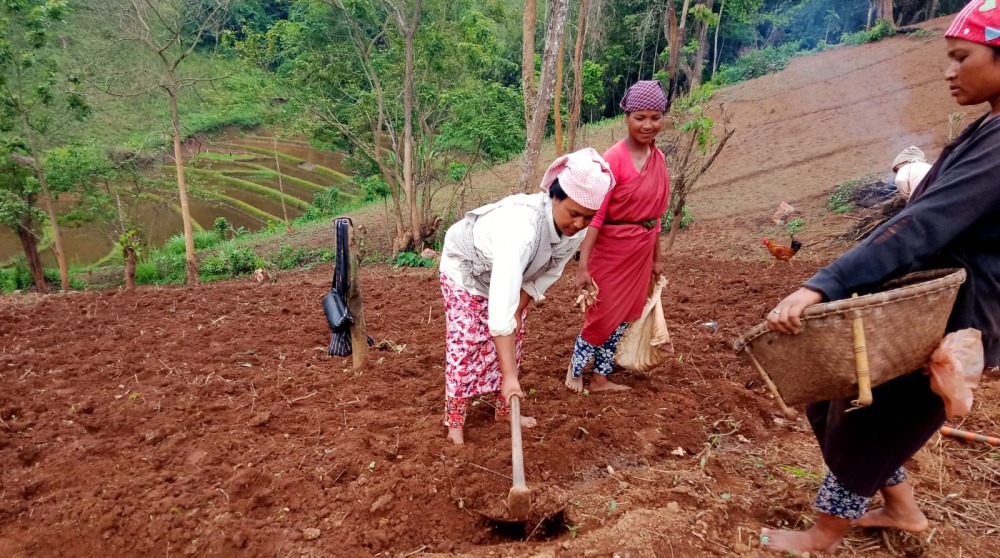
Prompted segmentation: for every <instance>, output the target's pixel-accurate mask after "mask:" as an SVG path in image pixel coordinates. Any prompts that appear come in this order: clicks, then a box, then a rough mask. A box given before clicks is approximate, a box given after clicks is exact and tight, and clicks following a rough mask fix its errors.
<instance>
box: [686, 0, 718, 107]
mask: <svg viewBox="0 0 1000 558" xmlns="http://www.w3.org/2000/svg"><path fill="white" fill-rule="evenodd" d="M714 3H715V0H705V7H706V8H708V10H709V11H712V4H714ZM707 56H708V22H707V21H699V22H698V51H697V52H696V53H695V58H694V63H693V64H691V89H694V88H696V87H699V86H701V76H702V74H703V73H704V72H705V58H706V57H707Z"/></svg>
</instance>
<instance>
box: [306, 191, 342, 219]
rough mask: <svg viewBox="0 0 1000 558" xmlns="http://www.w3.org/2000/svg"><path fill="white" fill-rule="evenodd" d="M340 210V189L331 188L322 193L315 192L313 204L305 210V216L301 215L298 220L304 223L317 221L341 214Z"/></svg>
mask: <svg viewBox="0 0 1000 558" xmlns="http://www.w3.org/2000/svg"><path fill="white" fill-rule="evenodd" d="M341 210H342V205H341V191H340V188H337V187H336V186H332V187H330V188H327V189H326V190H323V191H322V192H317V193H316V194H315V195H314V196H313V204H312V205H311V206H310V207H309V209H307V210H306V212H305V214H303V215H302V217H300V219H303V220H305V221H318V220H320V219H325V218H327V217H331V216H333V215H336V214H337V213H339V212H341Z"/></svg>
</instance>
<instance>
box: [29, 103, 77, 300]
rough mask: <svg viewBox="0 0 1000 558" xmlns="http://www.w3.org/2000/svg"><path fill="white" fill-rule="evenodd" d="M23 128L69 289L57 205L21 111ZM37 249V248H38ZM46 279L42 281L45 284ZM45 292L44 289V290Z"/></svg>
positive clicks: (61, 274) (61, 275)
mask: <svg viewBox="0 0 1000 558" xmlns="http://www.w3.org/2000/svg"><path fill="white" fill-rule="evenodd" d="M21 128H22V131H23V132H24V135H25V138H26V139H27V140H28V149H30V150H31V159H32V170H34V171H35V178H37V179H38V185H39V186H41V188H42V201H43V202H44V203H45V211H46V212H47V213H48V214H49V221H50V223H49V226H51V227H52V240H53V242H54V245H55V252H56V263H57V264H58V265H59V280H60V283H61V284H62V290H63V291H66V292H68V291H69V267H67V265H66V252H64V251H63V243H62V232H61V231H60V230H59V216H58V215H56V206H55V203H54V202H53V201H52V193H51V192H49V183H48V181H47V180H46V179H45V167H44V166H42V150H41V149H40V148H39V147H38V144H37V143H36V142H35V133H34V132H33V131H32V129H31V124H30V123H29V122H28V115H27V114H25V113H23V112H22V113H21ZM36 251H37V250H36ZM35 281H36V283H37V278H36V279H35ZM44 282H45V281H44V279H43V280H42V283H43V284H44ZM43 292H44V291H43Z"/></svg>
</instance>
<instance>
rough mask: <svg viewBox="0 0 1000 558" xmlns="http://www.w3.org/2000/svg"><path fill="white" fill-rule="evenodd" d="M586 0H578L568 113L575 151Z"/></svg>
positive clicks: (570, 148) (581, 88) (585, 25)
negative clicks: (571, 102) (577, 19)
mask: <svg viewBox="0 0 1000 558" xmlns="http://www.w3.org/2000/svg"><path fill="white" fill-rule="evenodd" d="M589 3H590V2H589V1H588V0H581V1H580V21H579V23H577V26H576V49H575V50H574V51H573V109H572V110H571V111H570V113H569V130H568V134H569V137H568V138H567V143H568V144H569V150H570V151H571V152H572V151H576V129H577V128H578V127H579V126H580V110H581V108H582V107H583V42H584V39H585V38H586V34H587V8H588V7H589Z"/></svg>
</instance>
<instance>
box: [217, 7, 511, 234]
mask: <svg viewBox="0 0 1000 558" xmlns="http://www.w3.org/2000/svg"><path fill="white" fill-rule="evenodd" d="M415 7H416V5H407V6H406V7H405V10H406V11H403V9H404V6H403V4H394V3H388V2H384V1H382V0H353V1H349V2H348V1H341V0H325V1H302V2H298V3H296V5H295V6H294V9H293V10H292V14H293V15H292V16H291V19H290V20H289V21H287V22H285V23H283V24H282V25H276V26H275V27H272V28H271V29H270V30H269V31H268V32H267V33H266V34H256V35H251V36H248V37H247V40H245V41H241V42H239V43H238V44H237V45H236V46H237V49H238V50H239V51H240V52H241V53H242V55H243V56H245V57H248V58H249V59H254V60H257V61H258V62H256V63H257V64H258V65H259V66H261V67H267V68H270V69H271V70H272V71H274V72H275V74H276V75H277V76H279V77H280V78H281V79H282V80H284V81H286V82H287V83H288V84H289V95H290V104H293V105H296V106H297V107H299V108H300V110H301V114H302V115H303V117H302V120H303V122H302V125H303V126H304V127H306V129H308V130H309V131H310V132H311V133H312V134H313V136H314V137H315V138H316V139H318V140H320V141H323V142H325V143H326V144H328V145H337V146H341V147H342V148H343V149H345V150H346V151H347V152H348V154H349V156H350V157H349V161H350V163H351V165H352V167H353V168H354V169H355V170H356V172H357V173H358V174H360V175H361V176H362V177H370V176H372V175H378V176H379V177H380V178H381V182H382V183H384V184H385V186H386V187H388V193H389V197H390V198H391V201H392V203H391V208H392V211H391V213H392V217H393V220H394V222H395V228H396V235H395V239H394V249H395V250H401V249H405V248H407V247H414V246H415V245H417V244H418V243H419V242H422V239H423V238H426V237H427V236H428V234H430V233H433V230H432V229H433V228H434V226H435V225H434V223H435V222H437V221H438V220H436V219H435V218H434V215H433V212H434V206H433V205H432V201H433V197H434V194H435V193H436V192H437V191H438V189H439V188H440V185H441V184H442V178H446V177H447V171H448V168H449V166H450V164H451V162H453V161H455V160H456V159H457V158H460V157H465V158H468V157H469V156H471V157H472V158H473V159H477V158H484V159H495V158H501V157H505V156H507V155H508V154H509V153H510V152H511V147H510V143H511V141H512V140H511V138H517V137H518V136H519V134H520V131H521V130H522V129H523V124H522V123H521V122H523V115H521V116H520V120H521V122H517V121H514V122H509V118H510V112H509V105H510V104H511V102H512V101H513V102H514V103H515V104H516V105H520V102H521V100H520V96H519V95H512V94H511V89H510V88H509V87H505V86H501V85H499V84H498V83H497V81H498V79H499V78H500V77H501V76H510V75H516V67H517V66H516V65H515V64H514V63H512V62H509V61H508V60H507V59H506V57H507V56H506V55H507V54H509V53H510V52H511V51H512V49H511V47H510V44H509V43H508V42H507V41H506V39H505V34H504V32H503V26H504V25H503V24H502V23H501V22H499V21H498V19H500V20H502V21H503V22H504V23H510V22H512V21H513V20H514V17H513V11H512V10H506V11H505V10H503V9H491V10H490V11H489V13H486V11H484V10H482V9H480V8H481V7H482V6H481V5H480V4H479V3H478V2H476V1H475V0H460V1H458V2H452V1H448V0H424V1H423V2H422V3H421V4H420V19H419V25H414V22H415V21H417V20H415V16H416V12H415V11H414V9H415ZM407 16H408V17H407ZM408 29H412V30H413V32H412V48H410V49H408V48H407V43H408V40H407V38H406V35H407V30H408ZM408 50H409V56H408V55H407V51H408ZM262 53H269V54H267V55H264V54H262ZM408 59H410V61H409V63H408V62H407V60H408ZM270 60H281V61H282V62H281V63H280V64H273V63H271V62H270ZM262 62H263V63H262ZM512 68H513V70H512ZM408 77H409V79H412V85H411V87H412V93H413V94H412V98H411V99H410V102H409V103H407V100H406V98H407V95H405V92H406V91H407V89H408V88H407V85H406V84H407V81H408ZM400 92H403V93H404V94H402V95H401V94H400ZM488 100H489V101H491V102H492V101H493V100H495V102H496V103H498V104H497V105H490V104H488ZM476 102H478V103H479V105H478V106H477V105H476ZM408 107H409V110H408ZM407 118H409V119H410V126H409V129H410V130H411V132H410V133H411V136H412V139H411V140H410V141H407V134H406V130H407V125H406V121H407ZM522 137H523V136H522ZM407 145H412V146H411V148H410V157H409V161H410V164H409V165H408V164H407V156H406V151H407V149H406V146H407ZM514 149H515V150H516V148H514ZM407 169H410V170H409V172H411V173H412V175H411V176H410V178H409V180H408V179H407V172H408V171H407ZM365 180H367V178H365ZM408 184H409V186H408ZM404 208H405V209H404ZM414 209H416V214H417V218H416V219H414ZM414 231H416V232H414ZM418 239H420V240H418Z"/></svg>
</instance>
